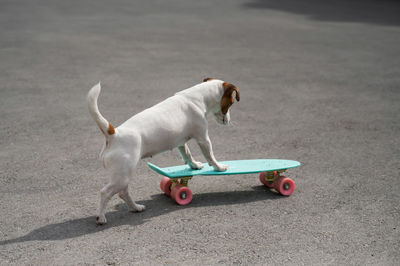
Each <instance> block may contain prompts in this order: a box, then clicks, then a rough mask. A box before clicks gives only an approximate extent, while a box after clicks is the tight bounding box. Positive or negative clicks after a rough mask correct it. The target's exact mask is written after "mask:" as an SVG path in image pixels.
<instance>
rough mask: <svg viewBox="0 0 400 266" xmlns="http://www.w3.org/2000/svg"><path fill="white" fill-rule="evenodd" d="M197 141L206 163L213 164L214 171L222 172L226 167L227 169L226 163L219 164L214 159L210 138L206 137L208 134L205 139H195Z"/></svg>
mask: <svg viewBox="0 0 400 266" xmlns="http://www.w3.org/2000/svg"><path fill="white" fill-rule="evenodd" d="M197 143H198V144H199V146H200V149H201V152H202V153H203V155H204V157H205V158H206V160H207V161H208V164H209V165H211V166H213V167H214V169H215V170H216V171H219V172H223V171H226V169H228V166H227V165H223V164H220V163H218V162H217V160H216V159H215V157H214V153H213V150H212V144H211V140H210V138H209V137H208V134H207V136H206V138H205V139H202V140H197Z"/></svg>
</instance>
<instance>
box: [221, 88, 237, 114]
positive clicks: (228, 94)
mask: <svg viewBox="0 0 400 266" xmlns="http://www.w3.org/2000/svg"><path fill="white" fill-rule="evenodd" d="M222 87H224V95H223V96H222V98H221V111H222V113H223V114H224V115H225V114H226V113H227V112H228V110H229V108H230V107H231V106H232V104H233V103H234V102H235V98H236V101H240V93H239V89H238V88H237V87H236V86H235V85H233V84H230V83H228V82H224V83H222ZM234 92H235V93H236V97H233V93H234Z"/></svg>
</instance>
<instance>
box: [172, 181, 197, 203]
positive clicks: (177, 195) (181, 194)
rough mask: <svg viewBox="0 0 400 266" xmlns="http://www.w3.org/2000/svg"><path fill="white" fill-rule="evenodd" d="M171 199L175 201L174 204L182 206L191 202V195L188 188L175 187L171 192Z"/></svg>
mask: <svg viewBox="0 0 400 266" xmlns="http://www.w3.org/2000/svg"><path fill="white" fill-rule="evenodd" d="M171 197H172V198H173V199H174V200H175V201H176V203H178V204H179V205H182V206H183V205H187V204H189V203H190V202H191V201H192V198H193V194H192V191H191V190H190V189H189V188H188V187H185V186H182V185H176V186H175V187H174V188H173V189H172V191H171Z"/></svg>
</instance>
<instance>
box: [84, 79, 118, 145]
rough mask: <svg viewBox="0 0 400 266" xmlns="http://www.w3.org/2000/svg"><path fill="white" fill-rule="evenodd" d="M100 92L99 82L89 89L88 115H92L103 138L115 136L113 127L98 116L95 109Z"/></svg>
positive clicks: (98, 112) (96, 108) (102, 117)
mask: <svg viewBox="0 0 400 266" xmlns="http://www.w3.org/2000/svg"><path fill="white" fill-rule="evenodd" d="M100 91H101V86H100V82H99V83H98V84H97V85H95V86H94V87H93V88H91V89H90V91H89V93H88V95H87V103H88V107H89V113H90V114H91V115H92V117H93V119H94V121H95V122H96V124H97V125H98V126H99V128H100V130H101V132H103V134H104V136H106V137H107V136H110V135H113V134H115V129H114V127H113V126H112V125H111V124H110V123H109V122H108V121H107V119H105V118H104V116H102V115H101V114H100V111H99V108H98V107H97V98H99V94H100Z"/></svg>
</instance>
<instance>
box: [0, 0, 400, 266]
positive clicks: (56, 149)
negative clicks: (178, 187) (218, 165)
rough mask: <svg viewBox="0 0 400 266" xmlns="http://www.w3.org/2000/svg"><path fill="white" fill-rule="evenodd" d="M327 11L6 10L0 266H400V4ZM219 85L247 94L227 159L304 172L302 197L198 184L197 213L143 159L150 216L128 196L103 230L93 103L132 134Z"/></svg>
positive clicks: (248, 7) (9, 4)
mask: <svg viewBox="0 0 400 266" xmlns="http://www.w3.org/2000/svg"><path fill="white" fill-rule="evenodd" d="M321 2H322V1H315V0H314V1H312V0H303V1H295V0H284V1H273V0H268V1H267V0H265V1H261V0H236V1H208V0H205V1H183V0H173V1H132V0H130V1H121V0H116V1H105V0H102V1H50V0H49V1H0V122H1V126H0V147H1V148H0V264H1V265H9V264H15V265H27V264H29V265H32V264H33V265H50V264H57V265H60V264H69V265H119V264H121V265H128V264H135V265H149V264H151V265H157V264H172V265H188V264H193V265H215V264H229V265H231V264H244V265H282V264H284V265H398V261H399V259H400V251H399V250H400V233H399V232H400V224H399V219H400V204H399V203H400V196H399V189H400V179H399V172H400V171H399V170H400V166H399V161H400V160H399V159H400V114H399V112H400V104H399V101H400V85H399V84H400V56H399V55H400V45H399V44H400V17H399V16H398V14H399V13H400V12H399V11H400V3H399V2H398V1H378V0H376V1H374V0H367V1H343V0H340V1H323V3H324V4H322V3H321ZM207 76H210V77H215V78H220V79H223V80H226V81H229V82H231V83H233V84H235V85H237V86H238V87H239V88H240V91H241V101H240V103H238V104H235V105H234V106H233V108H232V113H231V115H232V119H233V121H234V123H235V124H234V125H232V126H230V127H222V126H219V125H217V124H216V123H215V122H211V121H210V127H211V130H210V136H211V139H212V141H213V145H214V151H215V154H216V157H217V159H219V160H228V159H251V158H285V159H294V160H298V161H301V162H302V163H303V166H302V167H300V168H296V169H293V170H290V171H288V176H290V177H291V178H293V179H294V180H295V182H296V190H295V192H294V193H293V195H292V196H290V197H287V198H286V197H281V196H279V195H277V194H276V193H275V192H273V191H269V190H268V189H266V188H264V187H262V186H261V185H260V183H259V181H258V177H257V176H256V175H242V176H239V175H238V176H223V177H197V178H194V179H193V181H192V182H191V188H192V191H193V192H194V199H193V202H192V203H191V204H190V205H188V206H185V207H180V206H177V205H176V204H175V203H174V202H172V200H170V199H169V198H167V197H165V196H164V195H162V194H161V192H160V190H159V181H160V180H161V176H160V175H158V174H156V173H154V172H152V171H151V170H150V169H149V168H148V167H147V166H146V161H143V162H142V163H141V164H140V165H139V167H138V169H137V173H136V175H135V178H134V180H132V182H131V186H130V192H131V193H132V194H133V195H134V198H135V199H136V200H137V201H138V202H140V203H142V204H145V205H146V206H147V210H146V211H145V212H143V213H139V214H134V213H130V212H128V211H127V207H126V206H125V205H124V204H123V203H122V201H121V200H120V199H119V198H117V197H115V198H113V199H112V201H111V202H110V204H109V207H108V210H107V214H106V215H107V218H108V224H107V225H105V226H96V225H95V218H94V215H95V213H96V209H97V204H98V191H99V190H100V189H101V187H102V186H103V185H104V184H105V183H106V182H107V173H106V172H105V171H104V170H103V169H102V166H101V163H100V162H99V161H98V160H97V155H98V153H99V151H100V149H101V145H102V143H103V137H102V134H101V133H100V132H99V130H98V129H97V127H96V126H95V124H94V122H93V121H92V119H91V118H90V117H89V115H88V112H87V107H86V102H85V97H86V93H87V91H88V90H89V89H90V88H91V87H92V86H93V85H94V84H95V83H97V82H98V81H99V80H101V82H102V86H103V91H102V94H101V95H100V102H99V105H100V110H101V111H102V113H103V115H104V116H105V117H106V118H107V119H108V120H109V121H111V122H112V123H113V124H114V125H119V124H120V123H122V122H123V121H125V120H126V119H128V118H129V117H130V116H131V115H132V114H135V113H137V112H139V111H140V110H143V109H144V108H146V107H149V106H151V105H153V104H155V103H157V102H159V101H161V100H163V99H165V98H166V97H168V96H170V95H173V94H174V93H175V92H176V91H178V90H182V89H185V88H187V87H190V86H192V85H194V84H196V83H198V82H200V81H201V80H202V79H203V78H204V77H207ZM190 147H191V148H192V149H193V152H194V155H195V157H197V158H198V159H201V160H202V161H204V159H203V158H202V156H201V155H200V152H199V149H198V148H197V146H196V145H195V143H190ZM148 161H151V162H153V163H156V164H158V165H161V166H169V165H175V164H180V159H179V156H178V153H177V152H176V151H172V152H167V153H164V154H161V155H158V156H155V157H154V158H151V159H149V160H148Z"/></svg>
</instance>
